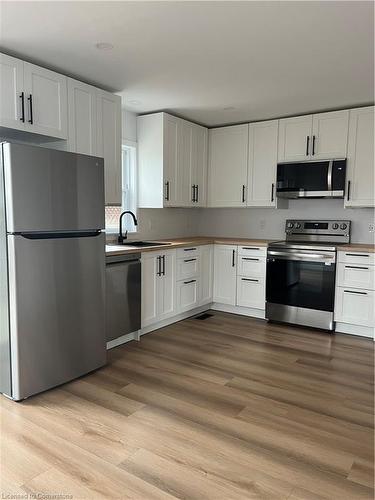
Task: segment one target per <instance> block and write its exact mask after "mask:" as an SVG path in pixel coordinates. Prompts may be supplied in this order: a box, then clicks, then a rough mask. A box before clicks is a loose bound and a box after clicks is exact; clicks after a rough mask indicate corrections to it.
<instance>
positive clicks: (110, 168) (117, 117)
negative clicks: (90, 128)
mask: <svg viewBox="0 0 375 500" xmlns="http://www.w3.org/2000/svg"><path fill="white" fill-rule="evenodd" d="M96 110H97V113H96V114H97V120H96V123H97V154H98V156H101V157H103V158H104V182H105V203H106V205H121V191H122V190H121V182H122V181H121V98H120V97H119V96H117V95H114V94H110V93H109V92H104V91H103V90H98V92H97V100H96Z"/></svg>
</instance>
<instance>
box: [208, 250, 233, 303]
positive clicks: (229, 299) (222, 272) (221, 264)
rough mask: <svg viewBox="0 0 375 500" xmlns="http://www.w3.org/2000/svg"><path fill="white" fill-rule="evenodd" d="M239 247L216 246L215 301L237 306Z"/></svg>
mask: <svg viewBox="0 0 375 500" xmlns="http://www.w3.org/2000/svg"><path fill="white" fill-rule="evenodd" d="M236 261H237V246H234V245H215V247H214V291H213V301H214V302H218V303H220V304H228V305H232V306H234V305H235V304H236V278H237V265H236Z"/></svg>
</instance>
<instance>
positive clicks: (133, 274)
mask: <svg viewBox="0 0 375 500" xmlns="http://www.w3.org/2000/svg"><path fill="white" fill-rule="evenodd" d="M140 259H141V254H140V253H134V254H128V255H126V254H125V255H113V256H107V257H106V337H107V342H109V341H110V340H114V339H117V338H118V337H121V336H122V335H126V334H127V333H131V332H135V331H137V330H140V328H141V260H140Z"/></svg>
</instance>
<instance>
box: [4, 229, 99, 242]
mask: <svg viewBox="0 0 375 500" xmlns="http://www.w3.org/2000/svg"><path fill="white" fill-rule="evenodd" d="M101 233H102V232H101V231H100V230H96V231H62V232H58V231H56V232H53V231H51V232H32V233H22V232H19V233H12V234H14V235H16V236H22V238H27V239H28V240H54V239H58V238H93V237H95V236H99V235H100V234H101Z"/></svg>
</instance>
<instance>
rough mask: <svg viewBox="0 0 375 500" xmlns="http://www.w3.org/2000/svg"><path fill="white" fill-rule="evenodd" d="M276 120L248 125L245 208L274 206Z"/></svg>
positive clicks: (277, 123)
mask: <svg viewBox="0 0 375 500" xmlns="http://www.w3.org/2000/svg"><path fill="white" fill-rule="evenodd" d="M278 125H279V122H278V120H273V121H267V122H259V123H251V124H250V125H249V154H248V158H249V161H248V180H247V206H249V207H275V206H276V168H277V141H278Z"/></svg>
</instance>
